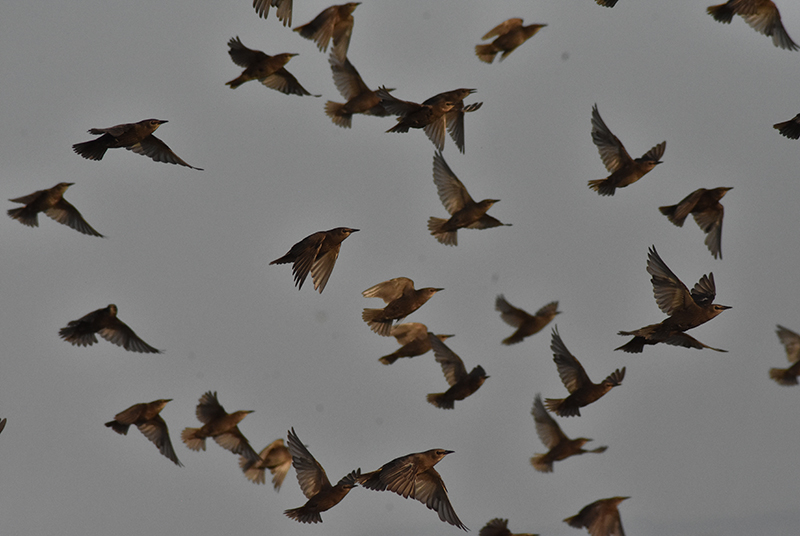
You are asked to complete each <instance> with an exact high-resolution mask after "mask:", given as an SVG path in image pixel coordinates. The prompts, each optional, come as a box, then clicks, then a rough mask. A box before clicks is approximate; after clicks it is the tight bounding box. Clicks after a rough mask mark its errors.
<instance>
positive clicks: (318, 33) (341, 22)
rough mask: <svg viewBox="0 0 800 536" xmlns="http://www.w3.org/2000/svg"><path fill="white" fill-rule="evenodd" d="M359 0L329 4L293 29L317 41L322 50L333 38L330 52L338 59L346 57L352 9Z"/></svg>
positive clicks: (351, 25) (351, 28)
mask: <svg viewBox="0 0 800 536" xmlns="http://www.w3.org/2000/svg"><path fill="white" fill-rule="evenodd" d="M359 4H361V2H348V3H346V4H341V5H336V6H330V7H327V8H325V9H323V10H322V12H320V14H319V15H317V16H316V17H314V20H312V21H311V22H309V23H307V24H304V25H302V26H298V27H297V28H295V29H294V31H295V32H297V33H299V34H300V35H301V36H302V37H305V38H306V39H310V40H311V41H314V42H316V43H317V47H318V48H319V49H320V50H321V51H322V52H326V51H327V50H328V43H329V42H330V41H331V39H333V48H332V50H331V51H332V53H333V54H334V55H335V56H336V57H338V58H339V59H340V60H342V61H344V60H346V59H347V49H348V48H349V47H350V36H351V34H352V33H353V11H355V9H356V8H357V7H358V6H359Z"/></svg>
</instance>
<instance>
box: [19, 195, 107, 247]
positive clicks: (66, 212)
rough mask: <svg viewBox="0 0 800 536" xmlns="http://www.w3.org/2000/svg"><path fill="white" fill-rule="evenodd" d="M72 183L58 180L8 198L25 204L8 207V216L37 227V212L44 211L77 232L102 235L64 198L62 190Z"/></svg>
mask: <svg viewBox="0 0 800 536" xmlns="http://www.w3.org/2000/svg"><path fill="white" fill-rule="evenodd" d="M73 184H75V183H74V182H60V183H58V184H56V185H55V186H53V187H52V188H48V189H47V190H38V191H36V192H33V193H32V194H28V195H26V196H23V197H17V198H14V199H9V201H11V202H13V203H23V204H24V205H25V206H23V207H18V208H12V209H10V210H9V211H8V216H9V217H10V218H11V219H14V220H17V221H19V222H20V223H22V224H23V225H27V226H28V227H38V226H39V220H38V218H37V214H39V213H40V212H44V213H45V214H46V215H47V216H48V217H50V218H52V219H54V220H55V221H57V222H58V223H63V224H64V225H67V226H69V227H72V228H73V229H75V230H76V231H78V232H81V233H83V234H85V235H89V236H100V237H102V236H103V235H101V234H100V233H98V232H97V231H95V230H94V229H93V228H92V226H91V225H89V224H88V223H86V220H84V219H83V216H81V213H80V212H78V209H76V208H75V207H73V206H72V205H71V204H70V203H68V202H67V200H66V199H64V192H66V191H67V188H69V187H70V186H72V185H73Z"/></svg>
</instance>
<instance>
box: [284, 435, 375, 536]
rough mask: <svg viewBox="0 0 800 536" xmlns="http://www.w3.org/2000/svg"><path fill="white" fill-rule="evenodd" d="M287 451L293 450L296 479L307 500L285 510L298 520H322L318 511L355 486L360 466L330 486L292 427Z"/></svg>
mask: <svg viewBox="0 0 800 536" xmlns="http://www.w3.org/2000/svg"><path fill="white" fill-rule="evenodd" d="M289 452H291V453H292V464H293V465H294V469H295V471H296V472H297V481H298V482H299V483H300V489H301V490H302V491H303V495H305V496H306V497H307V498H308V502H306V504H304V505H303V506H301V507H300V508H292V509H291V510H286V511H285V512H284V514H286V515H287V516H288V517H290V518H292V519H294V520H295V521H299V522H300V523H322V517H321V516H320V515H319V514H320V512H325V511H326V510H330V509H331V508H333V507H334V506H336V505H337V504H339V503H340V502H341V501H342V499H344V498H345V496H346V495H347V494H348V493H350V490H351V489H353V488H355V487H358V486H357V485H356V482H357V481H358V478H359V477H360V476H361V470H360V469H356V470H355V471H352V472H351V473H350V474H348V475H347V476H345V477H344V478H342V479H341V480H339V482H337V483H336V485H335V486H331V483H330V481H329V480H328V476H327V475H326V474H325V469H323V468H322V466H321V465H320V464H319V462H318V461H317V460H316V459H314V456H312V455H311V453H310V452H309V451H308V449H307V448H306V447H305V445H303V443H302V442H301V441H300V438H298V437H297V434H295V432H294V428H292V429H291V430H289Z"/></svg>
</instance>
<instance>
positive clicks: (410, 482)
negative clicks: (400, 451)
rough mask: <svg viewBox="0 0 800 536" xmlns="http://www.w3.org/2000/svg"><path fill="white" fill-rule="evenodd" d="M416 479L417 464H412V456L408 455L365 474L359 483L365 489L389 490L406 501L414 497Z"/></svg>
mask: <svg viewBox="0 0 800 536" xmlns="http://www.w3.org/2000/svg"><path fill="white" fill-rule="evenodd" d="M416 477H417V464H416V463H415V462H414V454H409V455H407V456H401V457H399V458H395V459H394V460H392V461H390V462H389V463H386V464H384V465H383V466H382V467H380V468H379V469H378V470H377V471H373V472H372V473H367V474H366V475H364V477H362V478H361V479H360V480H359V482H360V483H361V484H362V485H364V487H365V488H367V489H371V490H375V491H385V490H389V491H392V492H394V493H397V494H398V495H401V496H402V497H403V498H406V499H407V498H409V497H412V498H413V497H415V485H414V482H415V480H416Z"/></svg>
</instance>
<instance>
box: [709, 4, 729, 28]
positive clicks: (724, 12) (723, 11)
mask: <svg viewBox="0 0 800 536" xmlns="http://www.w3.org/2000/svg"><path fill="white" fill-rule="evenodd" d="M706 11H708V14H709V15H711V16H712V17H714V20H715V21H717V22H722V23H725V24H730V23H731V20H733V10H732V9H731V8H729V7H728V4H720V5H718V6H709V7H708V9H706Z"/></svg>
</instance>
